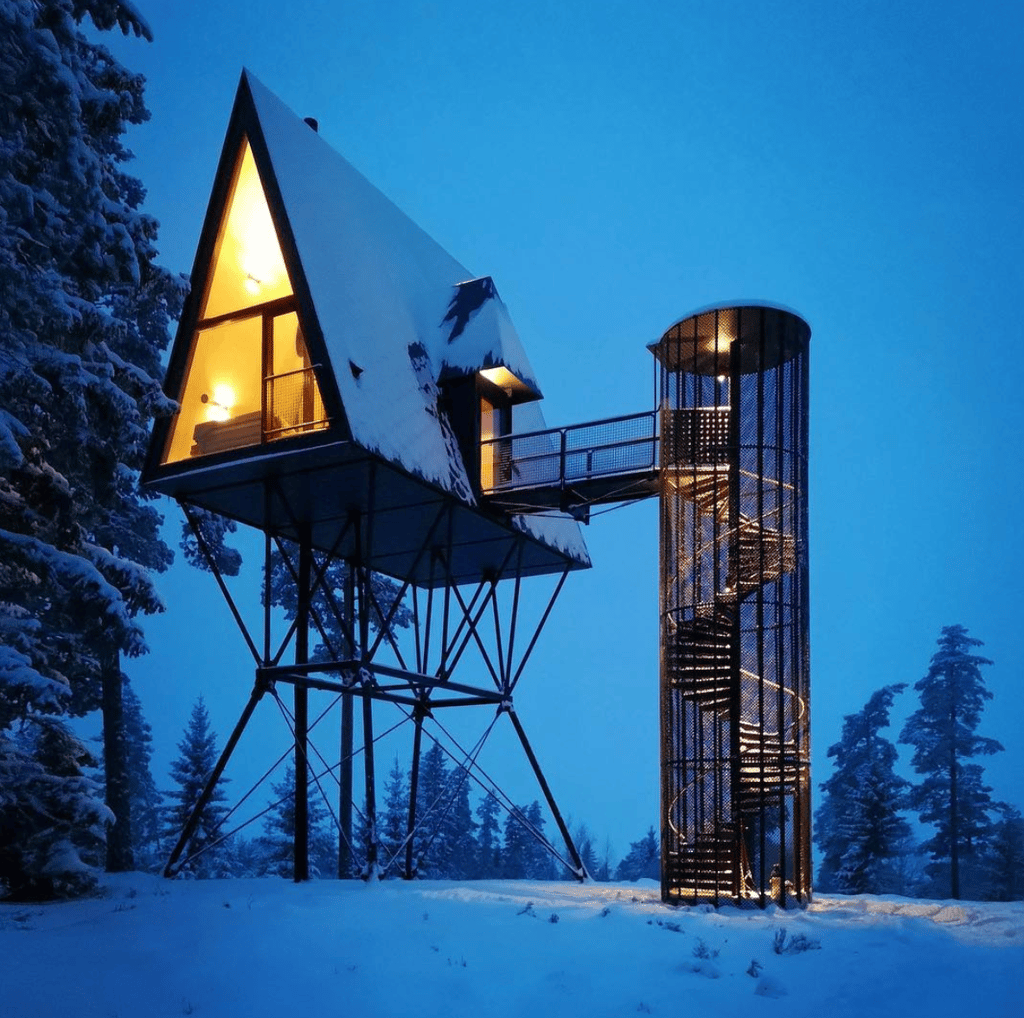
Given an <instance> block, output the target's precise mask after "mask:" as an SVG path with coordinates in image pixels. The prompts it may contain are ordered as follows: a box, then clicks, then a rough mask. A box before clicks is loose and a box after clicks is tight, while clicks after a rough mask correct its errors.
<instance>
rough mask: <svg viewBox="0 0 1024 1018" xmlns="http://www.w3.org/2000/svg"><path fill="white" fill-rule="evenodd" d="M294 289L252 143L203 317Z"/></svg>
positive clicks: (222, 229) (231, 201)
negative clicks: (254, 157)
mask: <svg viewBox="0 0 1024 1018" xmlns="http://www.w3.org/2000/svg"><path fill="white" fill-rule="evenodd" d="M291 293H292V286H291V281H290V280H289V279H288V270H287V268H286V267H285V264H284V256H283V255H282V254H281V245H280V243H279V242H278V239H277V231H276V230H275V229H274V222H273V219H272V218H271V216H270V207H269V206H268V205H267V198H266V195H265V193H264V191H263V184H262V182H261V181H260V175H259V171H258V170H257V169H256V161H255V160H254V159H253V157H252V150H251V149H250V148H249V145H248V143H246V145H245V147H244V148H243V150H242V159H241V162H240V163H239V167H238V176H237V178H236V180H235V185H234V187H233V188H232V191H231V196H230V198H229V199H228V203H227V215H226V216H225V217H224V220H223V222H222V223H221V227H220V234H219V235H218V238H217V255H216V262H215V264H214V267H213V276H212V278H211V280H210V285H209V287H208V288H207V294H206V303H205V306H204V307H203V311H202V317H203V318H215V317H217V316H218V315H223V314H228V313H230V312H232V311H238V310H239V309H240V308H247V307H252V306H253V305H254V304H263V303H266V302H267V301H269V300H275V299H276V298H278V297H287V296H289V295H290V294H291Z"/></svg>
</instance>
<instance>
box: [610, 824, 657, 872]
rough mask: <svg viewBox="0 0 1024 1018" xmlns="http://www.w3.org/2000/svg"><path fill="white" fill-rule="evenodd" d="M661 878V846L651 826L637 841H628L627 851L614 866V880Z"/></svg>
mask: <svg viewBox="0 0 1024 1018" xmlns="http://www.w3.org/2000/svg"><path fill="white" fill-rule="evenodd" d="M641 877H648V878H650V879H651V880H659V879H661V848H660V846H659V845H658V836H657V835H656V834H655V833H654V828H653V827H648V828H647V833H646V834H645V835H644V836H643V837H642V838H641V839H640V840H639V841H631V842H630V843H629V851H628V852H627V853H626V854H625V856H624V857H623V858H622V860H621V862H620V863H619V865H618V866H617V867H616V868H615V879H616V880H639V879H640V878H641Z"/></svg>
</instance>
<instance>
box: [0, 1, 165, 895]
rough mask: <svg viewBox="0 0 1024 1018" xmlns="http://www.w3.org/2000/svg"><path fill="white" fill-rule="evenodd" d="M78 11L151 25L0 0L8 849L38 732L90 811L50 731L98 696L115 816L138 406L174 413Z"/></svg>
mask: <svg viewBox="0 0 1024 1018" xmlns="http://www.w3.org/2000/svg"><path fill="white" fill-rule="evenodd" d="M87 19H88V20H90V21H91V22H92V26H93V27H94V28H95V29H99V30H101V31H102V30H108V29H112V28H115V27H118V28H120V29H121V31H123V32H124V33H126V34H128V33H134V34H135V35H136V36H141V37H145V38H147V39H148V38H149V37H150V33H149V30H148V28H147V27H146V25H145V23H144V22H143V20H142V19H141V17H140V16H139V15H138V13H137V12H136V10H135V8H134V6H133V5H132V4H130V3H127V2H122V0H48V2H47V3H37V2H32V0H0V52H2V53H3V61H2V62H0V139H2V140H0V407H2V409H0V636H2V639H0V647H2V650H0V687H2V696H0V701H2V702H3V707H2V708H0V768H2V769H3V770H4V772H5V778H6V779H7V781H6V782H5V795H4V798H3V805H2V806H0V809H2V814H0V826H2V827H3V828H4V832H3V833H4V840H5V841H6V840H8V837H11V838H13V839H14V841H15V842H17V843H19V844H27V843H28V842H29V840H31V842H32V843H33V844H42V843H44V842H45V841H46V837H47V835H46V829H47V823H48V821H47V819H46V818H47V816H48V815H49V811H48V810H47V809H37V808H36V806H37V805H38V802H37V801H36V802H31V801H29V800H28V798H27V797H28V796H29V792H28V787H29V785H30V784H32V785H33V787H37V786H35V785H34V784H33V782H34V780H35V779H34V778H33V777H32V775H36V777H39V772H38V768H39V767H40V766H44V765H43V764H42V762H41V758H40V757H39V756H33V755H32V754H33V753H37V752H38V751H39V750H40V748H41V747H42V746H43V745H44V744H45V745H49V746H50V747H51V749H52V747H53V746H54V745H56V744H59V745H61V746H63V747H65V749H66V752H67V756H66V757H61V758H60V762H59V763H54V764H53V767H55V768H56V769H55V770H52V771H46V770H45V767H44V774H46V773H48V774H49V777H50V778H52V779H53V782H56V784H55V785H54V787H56V785H59V783H60V782H59V780H58V779H59V777H60V775H61V774H63V775H64V776H65V777H66V778H67V782H68V784H69V787H70V786H74V787H75V788H76V789H78V791H77V792H76V793H75V794H77V795H80V796H84V797H85V798H84V799H83V800H82V801H81V802H80V804H79V805H80V807H81V813H82V815H83V816H92V815H94V813H95V806H96V803H94V802H93V801H92V797H93V796H94V794H95V793H94V792H93V791H91V790H90V789H89V788H88V786H86V785H82V784H81V783H80V782H79V780H78V778H77V777H72V776H71V775H70V772H71V771H74V770H75V769H76V767H78V764H77V763H73V762H72V761H81V760H82V752H83V750H82V747H81V746H80V745H77V746H76V745H75V743H76V740H75V739H74V737H73V736H72V735H71V734H70V732H69V731H67V730H65V731H64V733H63V734H62V735H60V736H59V737H58V734H57V733H58V728H59V727H60V726H61V725H62V724H63V722H62V721H61V720H60V719H61V718H62V717H66V716H67V715H68V714H82V713H86V712H88V711H90V710H93V709H96V708H97V707H101V706H102V707H103V709H104V715H105V719H104V727H105V729H106V730H107V734H108V738H109V740H110V741H109V742H108V764H109V766H108V768H107V773H108V777H109V779H110V780H109V786H110V787H109V788H108V798H109V801H110V802H111V804H112V805H113V806H114V811H115V813H122V812H123V811H124V810H125V808H126V806H125V804H126V802H127V785H126V779H125V771H124V766H123V764H124V761H123V755H122V753H121V749H120V742H119V738H118V735H119V731H120V725H121V723H122V720H121V718H120V717H119V713H120V704H119V701H118V699H117V697H118V695H119V692H120V661H119V657H120V655H121V654H122V653H127V654H129V655H132V654H137V653H140V652H141V651H142V650H143V649H144V644H143V640H142V633H141V630H140V629H139V627H138V625H137V623H136V622H135V616H136V615H137V614H138V613H140V612H143V613H145V612H151V611H157V610H160V608H161V607H162V606H161V602H160V599H159V597H158V596H157V594H156V592H155V590H154V588H153V585H152V581H151V579H150V576H149V572H148V570H150V569H154V568H156V569H159V568H162V567H164V566H166V564H167V562H168V561H169V558H170V554H169V552H168V550H167V548H166V547H165V546H164V545H163V544H162V543H161V542H160V540H159V537H158V535H157V527H158V525H159V515H158V514H157V513H156V512H155V511H154V510H153V508H152V506H149V505H146V504H145V503H144V502H142V501H141V500H140V496H139V494H138V490H137V486H136V484H135V478H136V473H137V470H138V468H139V467H140V466H141V463H142V458H143V455H144V452H145V448H146V444H147V440H148V438H147V436H148V423H149V420H150V418H151V417H152V415H153V414H154V413H159V412H165V411H167V410H169V409H170V406H169V404H168V403H167V402H166V401H165V399H164V397H163V396H162V394H161V392H160V385H159V378H160V374H161V368H160V351H161V350H162V348H163V347H164V346H165V345H166V342H167V325H168V322H169V320H170V318H171V317H173V316H175V315H176V314H177V312H178V309H179V307H180V302H181V297H182V293H183V282H182V280H181V279H179V278H175V277H172V276H171V275H170V274H168V273H167V272H165V271H164V270H162V269H160V268H159V267H158V266H157V265H156V264H155V256H156V250H155V247H154V241H155V237H156V223H155V221H154V220H152V219H151V218H149V217H148V216H145V215H143V214H142V213H141V212H140V206H141V203H142V199H143V194H144V192H143V189H142V187H141V185H140V184H139V182H138V181H137V180H135V179H134V178H132V177H130V176H129V175H127V174H126V173H125V172H124V168H123V167H124V165H125V163H126V162H127V160H128V159H129V158H130V153H129V152H128V150H127V149H126V148H125V147H124V144H123V141H122V136H123V134H124V132H125V130H126V129H127V128H128V126H129V125H130V124H137V123H141V122H142V121H144V120H145V119H146V118H147V117H148V113H147V111H146V108H145V105H144V103H143V99H142V90H143V79H142V77H141V76H139V75H133V74H131V73H130V72H129V71H127V70H126V69H125V68H124V67H122V66H121V65H120V64H119V63H118V62H117V61H116V60H114V58H113V57H112V56H111V54H110V53H109V51H108V50H107V49H106V48H105V47H103V46H102V45H99V44H98V43H96V42H94V41H92V40H91V39H90V38H88V37H87V36H86V34H85V30H84V27H83V22H85V21H86V20H87ZM33 727H36V728H38V729H39V730H38V731H35V732H33V731H31V729H32V728H33ZM26 754H28V755H26ZM59 756H60V755H59V754H58V757H59ZM47 758H48V759H50V760H53V759H54V758H53V757H52V755H51V756H48V757H47ZM68 794H69V795H70V794H71V793H70V792H69V793H68ZM92 829H93V825H92V824H91V823H87V824H85V826H84V827H83V834H82V838H83V841H84V842H89V843H90V844H91V842H92V840H93V834H92ZM128 837H129V831H128V827H127V825H121V826H120V827H119V826H116V825H115V827H114V829H113V832H112V838H111V843H110V846H109V848H110V856H111V858H110V859H108V862H109V863H110V864H111V866H112V868H122V867H124V866H126V865H130V864H131V857H130V842H129V841H128ZM76 838H77V836H76V835H75V834H74V833H73V832H72V833H71V835H70V844H71V845H72V846H73V845H75V844H77V840H76ZM53 842H54V844H55V845H57V844H60V845H61V846H63V847H62V849H61V852H60V860H61V862H58V860H57V858H56V857H54V858H53V859H50V860H48V861H46V862H45V863H43V864H42V865H44V867H45V869H46V879H49V880H52V881H55V883H54V886H56V885H57V883H61V879H62V878H61V876H60V873H59V872H58V870H59V867H60V865H64V864H66V865H67V866H69V867H70V870H69V872H74V873H75V874H76V875H78V877H80V875H81V874H80V862H81V859H76V858H75V857H74V853H73V852H72V851H68V850H67V845H68V837H66V836H64V835H58V834H57V832H56V827H55V828H54V831H53ZM89 851H90V853H91V852H92V849H91V848H90V849H89ZM33 858H34V859H36V860H37V863H38V860H41V859H44V858H45V853H44V852H42V851H41V850H40V851H37V852H36V853H35V854H34V856H33ZM4 865H5V867H11V868H9V869H7V870H6V871H5V872H4V874H3V875H0V881H6V882H7V883H8V884H10V883H11V882H12V881H13V882H14V883H19V882H21V881H23V880H25V879H29V880H33V881H35V880H36V878H37V877H42V874H41V873H38V872H36V873H30V872H29V871H28V870H26V869H25V867H26V866H27V865H28V863H27V860H26V859H24V858H20V861H19V857H16V853H15V856H11V855H10V854H8V856H7V858H6V861H5V864H4ZM38 883H39V882H38V881H36V884H37V887H38ZM74 883H75V886H82V881H81V880H80V879H78V878H77V877H76V880H75V882H74Z"/></svg>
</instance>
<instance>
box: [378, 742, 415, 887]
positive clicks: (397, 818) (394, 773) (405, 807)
mask: <svg viewBox="0 0 1024 1018" xmlns="http://www.w3.org/2000/svg"><path fill="white" fill-rule="evenodd" d="M408 826H409V781H408V779H407V777H406V773H405V771H404V770H403V768H402V765H401V764H400V763H399V761H398V757H397V756H396V757H395V760H394V763H392V765H391V770H390V771H389V772H388V777H387V781H385V783H384V808H383V811H382V817H381V823H380V831H381V850H382V852H383V858H382V859H381V867H382V868H383V869H385V870H386V871H387V872H390V873H399V872H402V870H403V868H404V866H405V840H406V830H407V828H408Z"/></svg>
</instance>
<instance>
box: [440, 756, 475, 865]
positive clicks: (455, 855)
mask: <svg viewBox="0 0 1024 1018" xmlns="http://www.w3.org/2000/svg"><path fill="white" fill-rule="evenodd" d="M469 781H470V779H469V772H468V771H467V769H466V768H465V767H462V766H457V767H455V768H453V770H452V776H451V782H450V796H451V805H450V808H449V810H448V816H447V818H446V822H447V825H448V829H449V838H448V863H447V870H448V879H449V880H467V879H468V878H469V877H471V876H472V875H473V872H474V870H475V869H476V821H475V820H474V819H473V808H472V807H471V806H470V804H469Z"/></svg>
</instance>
